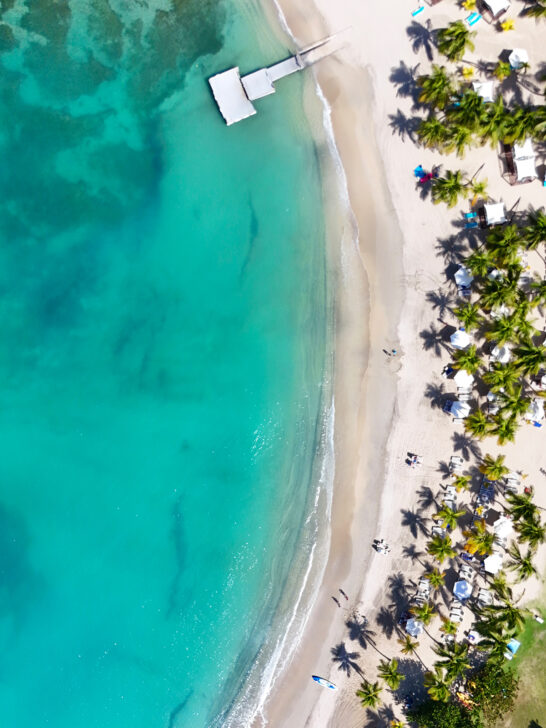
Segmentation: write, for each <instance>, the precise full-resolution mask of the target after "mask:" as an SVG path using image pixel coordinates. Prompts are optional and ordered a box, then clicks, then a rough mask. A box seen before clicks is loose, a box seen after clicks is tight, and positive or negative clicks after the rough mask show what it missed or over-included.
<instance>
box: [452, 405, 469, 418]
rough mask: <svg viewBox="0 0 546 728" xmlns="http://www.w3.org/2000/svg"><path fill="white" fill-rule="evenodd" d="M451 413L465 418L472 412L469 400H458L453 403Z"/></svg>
mask: <svg viewBox="0 0 546 728" xmlns="http://www.w3.org/2000/svg"><path fill="white" fill-rule="evenodd" d="M451 414H452V415H453V417H458V418H460V419H464V418H465V417H468V415H469V414H470V405H469V404H468V402H459V400H456V401H455V402H453V404H452V405H451Z"/></svg>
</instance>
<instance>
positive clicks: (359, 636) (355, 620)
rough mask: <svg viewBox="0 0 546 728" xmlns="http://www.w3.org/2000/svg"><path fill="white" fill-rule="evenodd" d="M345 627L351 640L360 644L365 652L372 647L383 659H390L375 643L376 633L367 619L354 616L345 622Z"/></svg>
mask: <svg viewBox="0 0 546 728" xmlns="http://www.w3.org/2000/svg"><path fill="white" fill-rule="evenodd" d="M345 626H346V627H347V629H348V630H349V639H350V640H351V641H353V642H355V641H356V642H358V644H359V645H360V647H362V649H363V650H367V649H368V648H369V647H372V648H373V649H374V650H375V651H376V652H378V653H379V654H380V655H381V656H382V657H385V658H386V659H388V658H387V656H386V655H384V654H383V652H381V650H380V649H379V648H378V647H377V643H376V641H375V635H376V632H374V631H373V629H370V627H368V620H367V619H366V618H362V617H358V615H353V616H352V617H350V618H349V619H348V620H347V621H346V622H345Z"/></svg>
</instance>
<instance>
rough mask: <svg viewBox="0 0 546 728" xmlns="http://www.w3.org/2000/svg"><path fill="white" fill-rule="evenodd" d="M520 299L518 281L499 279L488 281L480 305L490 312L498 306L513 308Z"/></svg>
mask: <svg viewBox="0 0 546 728" xmlns="http://www.w3.org/2000/svg"><path fill="white" fill-rule="evenodd" d="M517 297H518V282H517V280H516V281H515V280H508V279H504V278H503V279H497V278H495V279H494V280H487V281H486V283H485V285H484V287H483V291H482V292H481V295H480V305H481V307H482V308H484V309H486V310H487V311H490V310H491V309H493V308H497V306H501V305H502V304H504V305H505V306H513V305H514V304H515V303H516V301H517Z"/></svg>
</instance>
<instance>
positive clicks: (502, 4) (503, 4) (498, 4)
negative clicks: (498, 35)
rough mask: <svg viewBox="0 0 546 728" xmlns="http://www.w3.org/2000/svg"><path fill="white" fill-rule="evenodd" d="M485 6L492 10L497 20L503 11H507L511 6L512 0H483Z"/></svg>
mask: <svg viewBox="0 0 546 728" xmlns="http://www.w3.org/2000/svg"><path fill="white" fill-rule="evenodd" d="M483 4H484V5H485V7H487V8H489V10H491V13H492V14H493V17H494V19H495V20H496V19H497V18H498V17H499V16H500V15H502V13H504V12H506V11H507V10H508V8H509V7H510V0H483Z"/></svg>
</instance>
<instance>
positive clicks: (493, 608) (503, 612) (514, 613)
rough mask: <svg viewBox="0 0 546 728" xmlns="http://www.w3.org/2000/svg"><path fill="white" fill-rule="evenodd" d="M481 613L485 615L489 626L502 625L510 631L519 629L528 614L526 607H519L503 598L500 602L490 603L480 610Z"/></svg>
mask: <svg viewBox="0 0 546 728" xmlns="http://www.w3.org/2000/svg"><path fill="white" fill-rule="evenodd" d="M482 615H483V616H485V617H486V620H485V621H486V623H489V626H490V627H494V628H497V627H499V626H500V627H503V628H504V629H506V630H508V631H510V630H514V631H520V630H522V629H523V628H524V627H525V620H526V618H527V617H528V616H529V610H528V609H520V608H519V607H516V605H515V604H512V602H509V601H507V600H504V601H503V603H502V604H496V605H493V604H491V605H490V606H488V607H485V609H483V610H482Z"/></svg>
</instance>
